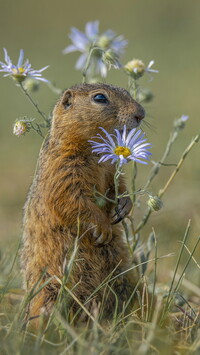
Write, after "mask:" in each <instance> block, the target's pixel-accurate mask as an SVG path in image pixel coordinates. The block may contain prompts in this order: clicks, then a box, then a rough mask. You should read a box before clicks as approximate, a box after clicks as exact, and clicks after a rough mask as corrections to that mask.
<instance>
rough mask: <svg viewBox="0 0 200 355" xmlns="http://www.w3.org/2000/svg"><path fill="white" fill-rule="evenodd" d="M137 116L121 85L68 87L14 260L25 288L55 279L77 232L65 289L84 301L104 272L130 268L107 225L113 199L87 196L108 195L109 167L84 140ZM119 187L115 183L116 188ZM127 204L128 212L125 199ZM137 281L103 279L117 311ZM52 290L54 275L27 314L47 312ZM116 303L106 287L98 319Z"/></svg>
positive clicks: (139, 111)
mask: <svg viewBox="0 0 200 355" xmlns="http://www.w3.org/2000/svg"><path fill="white" fill-rule="evenodd" d="M98 93H102V94H105V95H106V96H107V98H108V100H109V104H107V105H105V104H97V103H95V102H94V101H93V97H94V95H95V94H98ZM143 117H144V110H143V108H142V107H141V106H140V105H139V104H137V103H136V102H135V101H134V100H133V99H132V97H131V96H130V94H129V93H128V92H127V91H126V90H124V89H121V88H117V87H113V86H111V85H105V84H83V85H77V86H74V87H72V88H71V89H69V90H67V91H66V92H65V93H64V94H63V96H62V97H61V98H60V100H59V101H58V103H57V104H56V106H55V108H54V111H53V119H52V124H51V129H50V133H49V136H48V138H47V139H46V140H45V142H44V143H43V146H42V148H41V151H40V156H39V161H38V169H37V172H36V174H35V178H34V181H33V184H32V187H31V189H30V193H29V196H28V199H27V203H26V205H25V214H24V236H23V249H22V253H21V265H22V271H23V275H24V280H25V282H26V287H27V290H28V291H30V290H31V289H32V288H33V287H34V285H35V284H36V282H37V281H38V280H39V279H40V277H41V275H42V272H44V273H45V275H43V277H42V280H43V281H45V280H46V279H48V277H51V276H54V275H56V276H57V278H59V279H62V277H63V275H64V266H65V265H66V264H67V262H68V261H69V260H70V257H71V251H72V250H73V246H74V242H75V239H76V236H79V241H78V251H77V254H76V256H75V260H74V262H73V266H72V271H71V273H70V277H69V280H67V285H68V286H67V287H69V288H70V289H72V288H73V287H74V286H75V287H74V289H73V291H72V292H73V293H74V295H75V296H76V297H77V298H78V299H79V300H80V302H82V303H83V304H84V303H85V302H86V300H87V299H88V297H89V296H90V295H91V294H92V293H93V292H94V290H95V289H96V288H98V286H99V285H100V284H101V283H102V282H103V281H104V280H105V279H106V278H107V277H108V275H111V278H112V277H115V276H116V275H117V274H119V273H120V272H123V271H124V270H126V269H128V268H129V267H130V266H131V264H130V260H129V253H128V250H127V246H126V243H125V242H124V240H123V237H122V231H121V226H120V223H119V224H116V225H112V216H113V214H114V204H112V203H111V202H106V205H105V206H104V207H102V208H100V207H98V205H97V204H96V203H95V199H94V187H95V188H96V190H97V191H99V192H100V193H102V194H105V193H106V191H108V190H109V193H108V197H113V195H114V183H113V178H114V172H115V167H114V166H113V165H111V164H110V162H106V163H101V164H99V163H98V160H99V156H96V155H95V154H92V153H91V145H90V143H88V140H89V139H91V138H92V137H94V136H95V135H96V134H97V133H98V132H101V131H100V129H99V127H103V128H105V129H106V130H107V131H109V132H113V131H114V128H118V129H120V128H122V127H123V125H124V124H125V123H126V125H127V127H128V128H129V129H131V128H133V127H136V126H138V124H139V121H140V120H141V119H142V118H143ZM101 133H102V132H101ZM125 190H126V186H125V184H124V182H123V181H121V183H120V187H119V192H120V193H122V192H124V191H125ZM127 201H128V202H129V203H128V204H127V205H128V206H129V207H128V211H126V212H127V213H128V212H129V210H130V207H131V204H130V200H129V199H127ZM43 281H42V282H43ZM136 282H137V276H136V275H135V273H133V271H130V272H127V273H125V274H124V275H123V276H119V277H117V278H115V280H114V281H113V282H110V283H109V284H108V285H109V286H110V287H111V288H112V289H113V290H114V292H115V294H116V295H117V297H118V302H119V304H118V311H121V310H122V307H123V304H124V302H126V301H127V300H128V298H129V297H130V295H131V293H132V292H133V289H134V286H135V284H136ZM59 289H60V284H59V282H58V280H56V278H54V279H53V280H52V281H51V282H50V283H49V284H48V285H47V286H46V287H45V288H43V290H42V291H41V292H40V293H39V294H38V295H37V296H36V297H34V298H33V299H32V300H31V302H30V304H29V311H28V317H36V316H38V315H40V314H41V313H45V314H50V312H51V310H52V307H53V305H54V303H55V301H56V299H57V296H58V293H59ZM105 289H106V286H104V287H101V288H100V290H99V291H98V292H96V293H95V294H94V296H93V300H91V301H90V302H88V303H87V306H86V307H87V308H88V309H89V311H90V312H92V309H93V308H92V307H94V302H95V305H99V304H101V303H102V300H103V298H104V297H106V296H105ZM107 290H108V286H107ZM115 304H116V299H115V296H114V293H113V292H112V290H110V292H108V294H107V298H105V304H104V306H103V307H104V317H108V316H109V315H112V313H113V311H114V309H115ZM71 308H72V310H73V311H74V312H75V311H76V310H77V309H78V308H79V306H78V305H77V303H76V302H75V301H73V303H72V306H71Z"/></svg>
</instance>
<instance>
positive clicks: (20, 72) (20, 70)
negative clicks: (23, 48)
mask: <svg viewBox="0 0 200 355" xmlns="http://www.w3.org/2000/svg"><path fill="white" fill-rule="evenodd" d="M12 72H13V75H23V74H24V72H25V69H24V68H21V67H20V68H13V69H12Z"/></svg>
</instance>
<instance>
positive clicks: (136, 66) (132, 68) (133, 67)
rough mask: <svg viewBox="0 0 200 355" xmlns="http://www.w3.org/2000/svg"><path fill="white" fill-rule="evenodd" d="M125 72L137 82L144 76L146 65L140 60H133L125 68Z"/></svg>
mask: <svg viewBox="0 0 200 355" xmlns="http://www.w3.org/2000/svg"><path fill="white" fill-rule="evenodd" d="M124 69H125V71H126V72H127V73H128V74H129V75H130V76H132V77H133V78H134V79H135V80H137V79H139V78H140V77H141V76H143V75H144V72H145V65H144V63H143V61H142V60H140V59H133V60H131V61H130V62H128V63H127V64H126V65H125V66H124Z"/></svg>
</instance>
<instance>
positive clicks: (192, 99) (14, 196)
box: [0, 0, 200, 282]
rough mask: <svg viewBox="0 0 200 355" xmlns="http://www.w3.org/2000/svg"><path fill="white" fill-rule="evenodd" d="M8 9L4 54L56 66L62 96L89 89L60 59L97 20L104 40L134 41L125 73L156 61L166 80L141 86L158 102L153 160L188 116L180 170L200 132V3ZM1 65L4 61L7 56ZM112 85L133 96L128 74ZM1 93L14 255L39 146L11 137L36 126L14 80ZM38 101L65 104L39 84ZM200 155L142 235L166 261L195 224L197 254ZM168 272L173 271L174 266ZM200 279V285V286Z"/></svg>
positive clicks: (1, 220) (151, 113)
mask: <svg viewBox="0 0 200 355" xmlns="http://www.w3.org/2000/svg"><path fill="white" fill-rule="evenodd" d="M0 4H1V11H0V48H1V47H2V48H3V47H5V48H6V49H7V50H8V53H9V56H10V57H11V59H12V60H13V62H14V64H16V63H17V59H18V56H19V50H20V48H23V49H24V51H25V57H26V58H28V59H29V60H30V62H31V64H32V66H33V68H35V69H40V68H42V67H44V66H46V65H50V68H49V69H47V70H46V71H45V73H44V77H45V78H47V79H49V80H51V81H53V82H54V83H55V84H56V85H57V86H58V87H60V88H62V89H63V88H67V87H69V86H71V85H72V84H75V83H78V82H80V81H81V73H80V72H78V71H76V70H75V69H74V64H75V62H76V60H77V58H78V56H79V53H72V54H69V55H63V54H62V53H61V51H62V50H63V49H64V48H65V47H66V46H67V45H69V44H70V40H69V38H68V34H69V32H70V27H71V26H74V27H77V28H78V29H80V30H82V31H84V26H85V23H86V22H88V21H93V20H97V19H98V20H99V21H100V32H101V33H102V32H103V31H105V30H107V29H113V30H114V31H115V32H116V33H117V34H118V35H120V34H123V35H124V37H125V38H126V39H128V41H129V44H128V47H127V51H126V54H125V56H124V57H123V63H124V64H125V63H126V62H127V61H129V60H131V59H132V58H139V59H142V60H143V61H144V62H145V63H146V64H148V63H149V61H150V60H152V59H154V60H155V65H154V67H155V69H158V70H159V72H160V73H159V74H155V75H154V80H153V81H152V82H149V81H148V78H147V79H142V81H141V84H142V86H144V87H147V88H150V89H151V90H152V91H153V92H154V94H155V99H154V101H153V102H152V103H151V104H148V106H147V105H146V106H145V109H146V112H147V121H148V122H149V123H150V124H151V125H152V126H153V129H147V128H146V132H147V134H148V137H149V140H150V141H151V142H152V143H153V160H155V161H156V160H159V159H160V157H161V154H162V153H163V151H164V148H165V145H166V143H167V140H168V138H169V133H170V130H171V127H172V125H173V120H174V119H175V118H178V117H180V116H181V115H182V114H186V115H189V116H190V119H189V121H188V122H187V127H186V128H185V130H183V131H182V132H181V134H180V137H179V139H178V141H177V142H176V144H175V145H174V149H173V152H172V154H171V155H170V157H169V158H168V160H167V162H168V163H177V162H178V160H179V157H180V155H181V153H182V152H183V150H184V149H185V148H186V146H187V145H188V144H189V142H190V140H191V138H192V137H193V136H195V135H196V134H197V133H198V131H199V94H200V89H199V88H200V75H199V74H200V46H199V40H200V17H199V14H200V1H198V0H193V1H188V0H181V1H174V0H166V1H165V0H163V1H161V0H148V1H147V0H140V1H133V0H132V1H131V0H123V1H122V0H107V1H106V0H102V1H91V0H84V1H77V0H74V1H64V0H58V1H52V0H48V1H47V0H46V1H45V0H40V1H38V0H36V1H25V0H18V1H12V0H5V1H4V0H1V1H0ZM0 60H1V61H4V55H3V50H1V49H0ZM106 81H107V82H108V83H112V84H115V85H118V86H123V87H125V88H126V87H127V78H126V76H125V75H124V74H123V73H122V72H121V71H115V70H111V71H110V72H109V75H108V77H107V79H106ZM0 88H1V89H0V90H1V105H0V111H1V120H0V125H1V128H0V145H1V147H0V152H1V154H0V156H1V165H0V166H1V168H0V169H1V176H0V201H1V206H0V233H1V236H0V244H1V245H2V246H3V247H4V248H5V246H9V245H12V243H14V245H16V244H17V241H18V240H19V236H20V235H21V224H22V223H21V221H22V208H23V205H24V202H25V198H26V194H27V191H28V188H29V186H30V183H31V181H32V177H33V174H34V169H35V165H36V160H37V156H38V151H39V148H40V145H41V138H40V137H39V136H37V135H36V134H34V132H31V133H30V134H27V135H26V136H24V137H21V138H16V137H15V136H13V134H12V125H13V122H14V120H15V119H16V118H19V117H23V116H24V115H27V116H28V117H38V116H37V114H36V112H35V111H34V109H33V108H32V107H31V106H30V104H29V102H28V101H27V100H26V98H25V97H24V96H23V95H22V93H21V92H20V90H19V88H17V87H16V86H15V85H14V82H13V80H11V79H9V78H3V77H2V75H1V78H0ZM34 97H35V100H36V101H37V102H39V105H40V107H41V109H42V110H43V111H44V112H46V113H48V112H49V111H51V110H52V108H53V106H54V104H55V102H56V99H57V96H56V94H54V93H52V91H50V90H49V88H48V87H47V86H46V85H45V84H41V89H40V91H39V92H38V93H36V94H34ZM199 153H200V145H196V146H195V148H194V149H193V150H192V152H191V153H190V155H189V156H188V158H187V159H186V161H185V163H184V166H183V168H182V169H181V171H180V172H179V173H178V175H177V176H176V178H175V180H174V181H173V183H172V184H171V186H170V187H169V190H168V191H167V194H166V195H165V196H164V198H163V202H164V208H163V209H162V210H161V211H160V212H157V213H154V214H153V216H152V218H151V220H150V222H149V223H148V226H147V227H146V228H145V229H144V231H143V233H142V238H144V239H145V238H146V237H147V236H148V234H149V232H150V231H151V228H152V226H153V227H154V228H155V232H156V234H157V236H158V237H159V248H160V252H159V253H160V254H161V253H163V252H164V253H166V254H167V253H170V252H174V251H176V250H177V249H178V248H179V247H180V243H178V242H177V241H178V240H180V239H182V236H183V233H184V230H185V228H186V225H187V222H188V219H190V218H191V219H192V228H191V229H192V230H191V238H190V243H191V245H192V244H194V241H195V240H196V237H197V235H198V233H199V230H200V229H199V225H200V218H199V208H200V199H199V192H200V191H199V190H200V189H199V187H200V181H199V180H200V166H199ZM148 171H149V167H143V166H142V167H139V173H138V181H137V188H140V187H142V186H143V184H144V182H145V180H146V178H147V174H148ZM172 171H173V167H163V168H162V172H161V173H160V174H159V176H158V177H156V178H155V180H154V183H153V185H152V189H151V192H153V193H157V192H158V190H159V188H161V187H162V186H163V184H164V183H165V181H166V180H167V178H168V177H169V175H170V173H171V172H172ZM144 200H145V198H144ZM137 218H138V220H139V216H136V217H135V219H136V222H137V221H138V220H137ZM4 250H7V249H6V248H5V249H4ZM198 253H199V250H198ZM198 253H196V255H197V254H198ZM170 262H172V263H174V262H175V259H173V261H170ZM166 263H168V261H167V259H166V261H165V262H164V261H163V262H162V264H161V269H160V270H166V269H165V268H166ZM192 266H193V265H192ZM192 266H191V268H192ZM197 270H198V269H197ZM194 277H195V280H196V281H198V278H199V276H197V275H196V276H195V275H194ZM196 281H195V282H196Z"/></svg>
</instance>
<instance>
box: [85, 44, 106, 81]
mask: <svg viewBox="0 0 200 355" xmlns="http://www.w3.org/2000/svg"><path fill="white" fill-rule="evenodd" d="M95 51H101V52H103V49H101V48H100V47H97V46H92V47H91V48H90V51H89V54H88V57H87V61H86V64H85V67H84V69H83V72H82V74H83V80H82V82H83V84H84V83H86V75H87V71H88V68H89V66H90V62H91V59H92V56H93V54H94V52H95Z"/></svg>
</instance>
